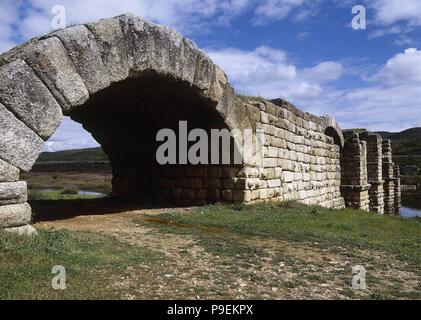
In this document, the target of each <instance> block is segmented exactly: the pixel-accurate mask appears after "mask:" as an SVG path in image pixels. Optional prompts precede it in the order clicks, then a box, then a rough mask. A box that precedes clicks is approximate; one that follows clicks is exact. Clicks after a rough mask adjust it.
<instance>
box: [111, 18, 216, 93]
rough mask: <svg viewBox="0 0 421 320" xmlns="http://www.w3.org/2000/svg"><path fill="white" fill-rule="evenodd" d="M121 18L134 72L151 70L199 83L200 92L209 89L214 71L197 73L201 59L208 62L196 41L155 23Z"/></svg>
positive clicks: (139, 19) (211, 64)
mask: <svg viewBox="0 0 421 320" xmlns="http://www.w3.org/2000/svg"><path fill="white" fill-rule="evenodd" d="M119 19H120V22H121V26H122V30H123V33H124V36H125V39H126V44H127V53H128V55H129V60H130V61H131V65H132V71H133V72H134V73H140V74H141V73H142V72H144V71H147V70H154V71H155V72H157V73H160V74H164V75H165V74H166V75H170V76H172V77H174V78H176V79H180V80H184V81H188V82H190V83H194V82H195V84H196V83H197V84H198V85H200V89H203V90H205V89H209V87H210V84H211V80H212V76H213V70H210V72H205V71H204V72H203V73H204V75H201V74H198V75H196V74H195V72H196V65H197V61H198V56H199V55H201V56H203V59H204V58H205V56H206V54H204V53H203V52H201V50H199V49H198V48H197V46H196V45H195V44H194V43H193V42H192V41H190V40H187V39H184V38H183V36H182V35H181V34H180V33H178V32H177V31H175V30H173V29H171V28H168V27H165V26H160V25H157V24H154V23H151V22H149V21H146V20H144V19H142V18H140V17H136V16H132V15H125V16H122V17H119ZM206 58H207V62H210V64H209V65H208V66H209V68H211V67H212V66H214V64H213V63H212V62H211V61H210V59H209V57H207V56H206ZM202 70H204V68H202ZM204 76H207V77H208V78H209V80H208V81H207V82H206V79H203V77H204ZM196 78H197V80H195V79H196ZM206 83H207V86H206ZM204 84H205V85H204Z"/></svg>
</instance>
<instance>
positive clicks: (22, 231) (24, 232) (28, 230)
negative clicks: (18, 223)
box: [4, 225, 38, 237]
mask: <svg viewBox="0 0 421 320" xmlns="http://www.w3.org/2000/svg"><path fill="white" fill-rule="evenodd" d="M4 231H6V232H10V233H13V234H17V235H18V236H26V237H33V236H37V235H38V232H37V230H36V229H35V228H34V227H33V226H30V225H26V226H22V227H14V228H7V229H4Z"/></svg>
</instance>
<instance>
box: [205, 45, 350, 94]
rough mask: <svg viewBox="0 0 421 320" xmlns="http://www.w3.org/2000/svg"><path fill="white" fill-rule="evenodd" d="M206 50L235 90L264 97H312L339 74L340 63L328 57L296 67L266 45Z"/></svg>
mask: <svg viewBox="0 0 421 320" xmlns="http://www.w3.org/2000/svg"><path fill="white" fill-rule="evenodd" d="M209 54H210V56H211V57H212V59H213V60H214V61H215V62H216V63H217V64H219V65H220V66H221V67H222V68H223V69H224V70H225V71H226V72H227V74H228V76H229V79H230V81H231V82H232V83H233V85H234V86H235V87H236V89H237V90H238V91H239V92H241V93H244V94H249V95H260V96H263V97H266V98H278V97H283V98H286V99H290V100H292V101H296V102H301V101H307V100H309V99H314V98H316V97H318V96H320V95H321V94H322V92H323V88H322V87H321V84H323V83H326V82H329V81H334V80H337V79H339V78H340V77H341V75H342V66H341V64H339V63H336V62H332V61H326V62H322V63H320V64H318V65H316V66H314V67H312V68H306V69H302V70H300V69H299V68H297V67H296V66H295V65H294V64H292V63H291V62H290V61H289V59H288V56H287V54H286V53H285V52H284V51H282V50H278V49H273V48H270V47H267V46H261V47H258V48H256V49H255V50H253V51H243V50H239V49H233V48H228V49H220V50H209Z"/></svg>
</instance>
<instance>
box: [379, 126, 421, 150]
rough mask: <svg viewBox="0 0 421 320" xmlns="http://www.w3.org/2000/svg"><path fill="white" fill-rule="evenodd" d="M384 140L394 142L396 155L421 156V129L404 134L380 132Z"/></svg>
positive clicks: (407, 131) (404, 132) (413, 129)
mask: <svg viewBox="0 0 421 320" xmlns="http://www.w3.org/2000/svg"><path fill="white" fill-rule="evenodd" d="M378 133H379V134H380V135H381V136H382V137H383V138H384V139H390V140H391V141H392V148H393V153H394V154H395V155H421V128H412V129H408V130H405V131H402V132H397V133H395V132H378Z"/></svg>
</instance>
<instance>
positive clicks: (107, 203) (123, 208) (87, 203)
mask: <svg viewBox="0 0 421 320" xmlns="http://www.w3.org/2000/svg"><path fill="white" fill-rule="evenodd" d="M28 202H29V204H30V205H31V207H32V211H33V220H34V222H45V221H58V220H65V219H71V218H74V217H78V216H90V215H106V214H118V213H122V212H127V211H133V210H142V209H166V208H181V206H177V205H174V204H162V203H161V204H156V203H151V202H146V201H138V200H137V201H136V200H131V199H123V198H112V197H106V198H95V199H74V200H30V201H28Z"/></svg>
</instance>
